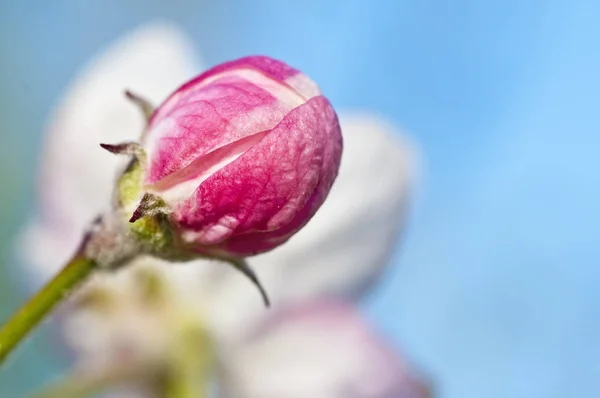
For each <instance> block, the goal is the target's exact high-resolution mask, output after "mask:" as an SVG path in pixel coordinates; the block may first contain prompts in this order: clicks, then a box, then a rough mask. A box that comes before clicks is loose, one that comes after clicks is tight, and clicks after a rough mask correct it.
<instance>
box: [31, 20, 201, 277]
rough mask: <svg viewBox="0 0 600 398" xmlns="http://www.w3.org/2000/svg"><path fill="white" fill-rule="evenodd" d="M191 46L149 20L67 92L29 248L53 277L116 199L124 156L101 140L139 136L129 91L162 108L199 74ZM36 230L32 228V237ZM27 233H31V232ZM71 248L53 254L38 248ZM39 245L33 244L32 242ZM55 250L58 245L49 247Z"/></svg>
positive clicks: (51, 133)
mask: <svg viewBox="0 0 600 398" xmlns="http://www.w3.org/2000/svg"><path fill="white" fill-rule="evenodd" d="M193 54H194V51H193V49H192V46H191V44H190V43H189V41H188V40H187V38H186V37H185V36H184V34H183V33H182V32H181V31H180V30H179V29H178V28H177V27H175V26H173V25H170V24H167V23H162V22H159V23H150V24H147V25H143V26H141V27H140V28H138V29H136V30H134V31H132V32H130V33H129V34H127V35H126V36H124V37H123V38H121V39H119V40H117V41H116V42H115V43H113V44H112V45H110V46H109V47H108V48H107V49H106V50H105V51H103V52H101V53H100V54H99V55H98V56H96V57H95V58H94V59H93V60H92V61H91V62H90V63H89V64H88V65H87V66H86V67H85V68H84V69H83V70H82V72H81V73H80V74H79V76H78V77H77V78H76V79H75V80H74V81H73V83H72V84H71V86H70V87H69V88H68V89H67V90H66V93H65V95H64V97H63V98H62V100H61V101H60V102H59V104H58V107H57V108H56V109H55V111H54V112H53V114H52V117H51V121H50V123H49V127H48V131H47V132H46V135H45V140H46V142H45V146H44V150H45V152H44V154H43V160H42V167H41V176H40V190H39V202H40V213H41V214H40V219H39V220H37V221H36V223H41V225H34V226H32V227H31V228H33V229H34V230H37V231H39V230H42V229H44V230H45V233H44V235H43V236H41V235H38V240H36V241H33V242H29V243H27V244H26V245H25V246H26V248H28V249H29V250H27V251H26V253H25V256H26V257H27V259H28V260H31V261H29V262H30V263H33V264H34V265H37V266H38V267H39V268H40V271H41V273H42V275H44V276H47V275H48V274H51V273H53V272H55V271H56V269H57V267H58V266H59V265H60V263H61V262H62V261H64V259H66V257H67V256H69V255H70V254H71V253H70V250H73V249H74V248H75V247H76V245H77V243H78V242H77V241H78V240H79V238H80V236H81V233H82V231H83V229H84V228H85V227H86V225H87V223H88V222H89V221H90V220H92V219H93V218H94V217H95V216H96V215H97V213H98V212H99V211H101V210H102V209H104V208H105V207H106V206H107V205H108V203H109V200H110V196H111V192H112V187H113V185H114V180H115V177H116V175H117V171H118V169H119V168H120V165H122V164H123V162H124V160H123V159H120V158H118V157H117V156H115V155H112V154H110V153H108V152H106V151H104V150H103V149H101V148H100V146H99V144H100V143H118V142H123V141H127V140H137V139H139V137H140V134H141V132H142V129H143V126H144V121H143V118H142V116H141V113H140V112H139V111H138V109H136V108H135V106H134V105H133V104H131V103H130V102H129V101H127V100H126V99H125V97H124V90H125V89H130V90H131V91H133V92H134V93H137V94H139V95H141V96H143V97H145V98H147V99H149V100H150V101H152V102H153V103H155V104H156V105H158V104H159V103H160V102H161V101H162V100H163V99H164V98H165V97H166V96H167V95H168V94H169V93H170V92H171V91H173V90H174V89H176V88H177V87H178V86H179V85H180V84H182V83H183V82H185V81H186V80H187V79H189V78H190V77H191V76H193V75H194V74H195V73H198V72H199V71H200V66H199V63H198V62H197V60H196V59H195V57H194V55H193ZM32 233H35V232H30V233H29V234H30V235H31V234H32ZM26 234H27V233H26ZM44 236H47V239H50V240H55V241H59V240H61V242H60V243H59V245H60V246H61V250H62V248H63V247H65V246H66V247H70V250H69V251H67V252H61V255H59V256H56V255H54V253H51V254H52V255H47V253H46V252H45V251H44V250H38V249H37V247H41V248H42V249H43V248H44V247H47V246H49V245H50V244H51V243H47V242H42V241H41V239H46V238H45V237H44ZM34 245H35V247H36V249H33V248H32V246H34ZM51 251H54V252H56V250H51Z"/></svg>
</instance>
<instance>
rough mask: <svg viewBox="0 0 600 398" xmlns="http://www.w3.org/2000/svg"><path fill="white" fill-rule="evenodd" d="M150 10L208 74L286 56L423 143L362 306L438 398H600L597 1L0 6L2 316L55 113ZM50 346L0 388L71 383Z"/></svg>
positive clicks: (14, 288)
mask: <svg viewBox="0 0 600 398" xmlns="http://www.w3.org/2000/svg"><path fill="white" fill-rule="evenodd" d="M157 18H160V19H166V20H170V21H174V22H176V23H179V24H180V25H181V26H183V28H184V29H185V30H186V31H187V33H188V34H190V35H191V37H192V38H193V39H194V40H195V44H196V47H197V49H198V50H199V51H200V52H201V54H202V56H203V58H204V60H205V61H206V62H207V64H209V65H212V64H215V63H218V62H221V61H224V60H228V59H232V58H237V57H239V56H241V55H246V54H251V53H261V54H269V55H271V56H274V57H276V58H281V59H284V60H286V61H287V62H289V63H290V64H292V65H295V66H297V67H299V68H300V69H302V70H303V71H305V72H306V73H307V74H308V75H309V76H311V77H313V78H314V79H315V80H316V81H317V82H319V84H320V85H321V87H322V89H323V91H324V92H325V93H326V94H327V95H328V96H329V97H330V98H331V100H332V101H333V103H334V105H336V106H339V107H342V106H343V107H344V108H357V109H367V110H372V111H375V112H377V113H379V114H381V115H383V116H385V117H387V118H389V119H391V120H392V121H393V122H395V123H397V124H398V125H400V126H402V127H403V129H404V130H405V131H406V132H408V134H410V135H411V137H413V139H414V141H416V142H417V143H418V145H419V147H420V150H421V154H422V156H421V158H422V161H423V164H422V168H421V177H420V182H419V186H418V192H417V195H416V198H415V203H414V207H413V212H412V215H411V220H410V225H409V228H408V231H407V233H406V235H405V239H404V241H403V242H402V245H399V250H398V253H397V256H396V257H395V260H394V264H393V267H391V268H390V271H389V272H388V273H387V275H386V278H385V279H384V281H383V282H382V283H381V285H380V286H379V287H378V288H377V289H376V291H374V292H373V294H372V296H371V297H370V298H369V300H368V302H367V303H365V310H366V311H367V313H368V314H369V316H370V317H371V318H372V320H373V321H374V322H375V323H376V324H377V325H378V326H379V327H380V328H381V329H382V330H383V331H384V332H385V333H386V335H387V336H389V337H390V339H392V341H393V342H394V343H395V344H397V346H398V347H402V348H403V349H404V350H405V351H406V352H408V354H409V355H410V357H411V358H412V359H413V360H414V361H415V362H417V363H418V364H420V365H421V367H422V368H424V369H425V370H426V371H427V373H429V374H431V375H432V376H433V379H434V381H435V384H436V390H437V392H438V395H439V396H440V397H448V398H468V397H487V398H496V397H497V398H506V397H514V398H521V397H523V398H525V397H527V398H531V397H544V398H551V397H593V396H597V395H598V394H599V391H600V306H599V305H598V303H600V289H599V288H598V285H599V284H600V266H599V261H598V258H599V256H600V242H599V236H600V211H599V210H598V208H599V204H600V51H599V49H598V45H599V43H600V23H598V21H599V20H600V2H597V1H595V0H563V1H560V0H531V1H522V0H504V1H486V0H455V1H444V0H419V1H417V0H389V1H384V0H380V1H366V0H365V1H351V0H319V1H317V0H304V1H297V2H287V1H278V0H271V1H267V0H252V1H250V0H219V1H209V0H204V1H202V0H195V1H192V0H171V1H157V0H146V1H141V0H140V1H137V0H102V1H99V0H98V1H91V0H74V1H60V0H57V1H46V2H42V1H33V0H5V1H3V2H2V3H1V4H0V105H1V106H0V195H1V196H0V255H1V259H2V264H1V272H2V274H1V275H0V315H1V316H2V317H5V316H7V315H8V314H9V313H10V311H11V310H12V309H14V308H15V306H16V305H17V303H19V302H20V300H22V299H23V298H24V296H25V294H26V289H25V286H24V282H23V278H22V276H21V277H19V275H22V273H20V272H19V270H18V268H19V263H18V260H17V259H16V258H15V255H14V249H13V247H14V238H15V235H16V233H17V232H18V230H19V228H20V226H21V224H22V223H23V221H24V220H25V219H26V217H27V214H28V213H29V212H30V211H31V209H32V205H33V199H32V194H33V191H34V183H35V179H34V176H35V170H36V167H37V166H38V162H37V159H38V154H39V153H40V151H41V140H40V137H41V130H42V127H43V125H44V121H45V119H46V117H47V115H48V113H49V112H50V110H51V107H52V106H53V104H54V102H55V101H56V99H57V98H58V96H59V95H60V94H61V92H62V90H63V89H64V87H65V86H66V84H67V83H68V82H69V81H70V79H71V78H72V77H73V74H74V73H75V72H76V71H77V70H78V69H79V68H80V67H81V66H82V65H83V64H84V63H85V62H86V61H87V60H88V59H89V57H91V56H92V55H93V54H94V53H95V52H96V51H97V50H99V49H101V48H103V47H104V46H105V45H106V44H108V43H109V42H110V41H112V40H114V39H115V38H117V37H118V36H119V35H121V34H122V33H124V32H125V31H127V30H129V29H131V28H133V27H135V26H138V25H139V24H140V23H142V22H145V21H148V20H155V19H157ZM65 156H68V154H65ZM31 250H35V247H33V248H31ZM47 335H48V333H47V332H46V333H45V334H44V333H42V334H37V335H36V337H34V338H33V339H30V340H29V342H28V343H27V344H26V345H25V347H23V348H22V350H21V354H20V355H18V360H15V359H14V358H13V360H12V361H11V362H12V363H11V365H10V366H9V368H8V369H6V370H4V371H3V372H2V373H1V374H0V396H2V397H13V396H14V397H19V396H21V394H22V393H24V392H26V391H31V387H32V386H35V385H36V384H39V383H40V382H42V381H46V380H48V379H49V378H50V377H52V376H53V375H55V374H57V373H59V372H60V371H61V369H62V367H63V366H64V363H63V362H64V360H61V359H59V357H57V356H56V355H54V354H55V353H54V350H55V349H54V348H53V347H52V345H51V344H48V336H47Z"/></svg>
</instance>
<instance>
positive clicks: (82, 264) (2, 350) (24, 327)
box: [0, 255, 96, 365]
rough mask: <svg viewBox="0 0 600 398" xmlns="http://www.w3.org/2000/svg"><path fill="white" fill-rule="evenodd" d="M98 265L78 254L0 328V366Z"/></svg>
mask: <svg viewBox="0 0 600 398" xmlns="http://www.w3.org/2000/svg"><path fill="white" fill-rule="evenodd" d="M95 265H96V264H95V262H94V261H92V260H90V259H88V258H86V257H84V256H82V255H76V256H75V257H73V259H72V260H71V261H69V263H68V264H67V265H66V266H65V267H64V268H63V269H62V270H61V271H60V272H59V273H58V274H57V275H56V276H55V277H54V278H53V279H52V280H51V281H50V282H48V284H47V285H46V286H44V287H43V288H42V289H41V290H40V291H38V292H37V293H36V294H35V296H33V297H32V298H31V299H29V301H27V302H26V303H25V305H23V306H22V307H21V309H19V310H18V311H17V312H16V313H15V314H14V315H13V316H12V318H10V319H9V320H8V321H6V322H5V323H4V325H3V326H2V328H1V329H0V365H1V364H2V363H3V362H4V360H5V359H6V357H7V356H8V354H10V353H11V352H12V350H13V349H14V348H15V347H16V346H17V344H19V342H20V341H21V340H23V338H25V336H27V334H28V333H29V332H30V331H31V330H32V329H33V328H34V327H35V326H36V325H37V324H39V323H40V321H41V320H42V319H44V317H45V316H46V315H47V314H48V313H49V312H50V311H51V310H52V309H53V308H54V307H55V306H56V305H57V304H58V303H59V302H61V301H62V300H63V299H65V298H66V297H67V296H68V295H69V293H71V292H72V291H73V289H74V288H75V287H76V286H77V285H79V284H80V283H81V282H83V281H84V280H85V279H86V278H87V277H88V276H89V275H90V274H91V272H92V271H93V270H94V268H95Z"/></svg>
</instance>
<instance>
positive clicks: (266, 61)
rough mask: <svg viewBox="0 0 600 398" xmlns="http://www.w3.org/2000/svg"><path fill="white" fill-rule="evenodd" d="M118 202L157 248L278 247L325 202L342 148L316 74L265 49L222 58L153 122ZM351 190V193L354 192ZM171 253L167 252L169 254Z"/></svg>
mask: <svg viewBox="0 0 600 398" xmlns="http://www.w3.org/2000/svg"><path fill="white" fill-rule="evenodd" d="M105 148H106V149H108V150H111V151H113V152H124V153H127V154H134V155H135V156H136V157H137V160H136V161H134V162H132V164H131V165H130V167H129V168H128V170H127V171H126V172H125V173H124V174H123V176H122V177H121V180H120V183H119V188H118V192H117V193H118V195H117V196H118V200H119V204H120V207H121V209H125V214H126V216H127V217H129V219H130V221H131V222H133V224H132V229H133V231H134V232H135V233H137V235H138V237H139V238H140V239H141V240H142V241H143V243H145V244H150V245H151V246H153V250H155V251H159V252H160V251H161V250H162V251H163V253H161V254H162V255H165V253H164V251H165V250H166V249H165V248H166V247H169V250H171V252H172V255H173V256H177V255H181V253H196V254H199V255H206V256H213V257H219V256H221V257H232V258H240V257H245V256H249V255H254V254H257V253H262V252H265V251H268V250H271V249H273V248H275V247H277V246H278V245H280V244H282V243H284V242H285V241H287V240H288V239H289V238H290V237H291V236H292V235H293V234H294V233H296V232H297V231H298V230H300V229H301V228H302V227H303V226H304V225H305V224H306V223H307V222H308V221H309V220H310V218H311V217H312V216H313V215H314V214H315V212H316V211H317V210H318V209H319V207H320V206H321V204H322V203H323V201H324V200H325V198H326V196H327V194H328V192H329V190H330V188H331V185H332V184H333V181H334V179H335V177H336V175H337V172H338V167H339V164H340V157H341V153H342V136H341V131H340V127H339V124H338V119H337V115H336V113H335V111H334V110H333V108H332V106H331V104H330V103H329V101H328V100H327V99H326V98H325V97H324V96H322V95H321V93H320V91H319V89H318V87H317V86H316V85H315V83H314V82H312V81H311V80H310V79H309V78H308V77H306V76H305V75H303V74H302V73H300V72H299V71H297V70H295V69H293V68H291V67H290V66H288V65H286V64H284V63H283V62H280V61H277V60H274V59H271V58H268V57H262V56H253V57H247V58H242V59H239V60H237V61H232V62H227V63H224V64H221V65H218V66H216V67H214V68H212V69H210V70H208V71H207V72H205V73H203V74H201V75H200V76H198V77H196V78H194V79H192V80H191V81H189V82H187V83H185V84H184V85H183V86H181V87H180V88H179V89H177V90H176V91H175V92H174V93H173V94H172V95H171V96H170V97H169V98H168V99H167V100H166V101H165V102H164V103H163V104H162V105H161V106H160V107H159V108H157V109H156V110H155V111H154V113H152V115H151V116H150V118H149V120H148V125H147V128H146V130H145V131H144V134H143V137H142V140H141V143H140V145H139V146H136V145H135V144H123V145H112V146H105ZM349 199H350V198H349ZM167 257H168V256H167Z"/></svg>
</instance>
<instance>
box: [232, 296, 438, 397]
mask: <svg viewBox="0 0 600 398" xmlns="http://www.w3.org/2000/svg"><path fill="white" fill-rule="evenodd" d="M221 387H222V389H223V390H224V391H225V393H226V395H227V396H234V397H236V398H305V397H319V398H426V397H429V389H428V386H427V385H426V384H425V383H424V382H423V380H422V379H421V378H420V377H419V376H417V375H416V373H414V371H413V370H412V369H411V368H410V366H409V365H408V363H407V362H406V361H405V360H404V359H402V358H401V357H400V356H399V355H398V354H397V353H396V352H395V351H394V350H393V349H392V348H391V347H390V346H389V345H388V344H387V343H386V342H385V341H384V340H383V339H382V338H381V337H380V336H378V335H377V334H376V333H375V332H374V331H373V330H372V329H371V328H370V327H369V325H367V324H366V323H365V321H364V319H363V318H362V317H361V316H360V315H359V313H358V312H356V311H355V310H354V309H353V308H351V307H349V306H346V305H344V304H342V303H339V302H337V303H336V302H315V303H311V304H308V303H306V304H303V305H301V306H298V307H292V308H288V309H285V310H284V311H283V312H279V313H275V314H274V315H273V317H272V318H270V319H268V320H267V321H266V322H265V323H264V324H263V325H262V326H261V327H260V328H259V329H258V330H256V332H255V333H254V335H253V336H252V337H249V338H248V339H247V340H246V341H243V342H241V343H240V346H238V347H235V348H232V349H229V350H228V349H224V352H223V372H222V379H221Z"/></svg>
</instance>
